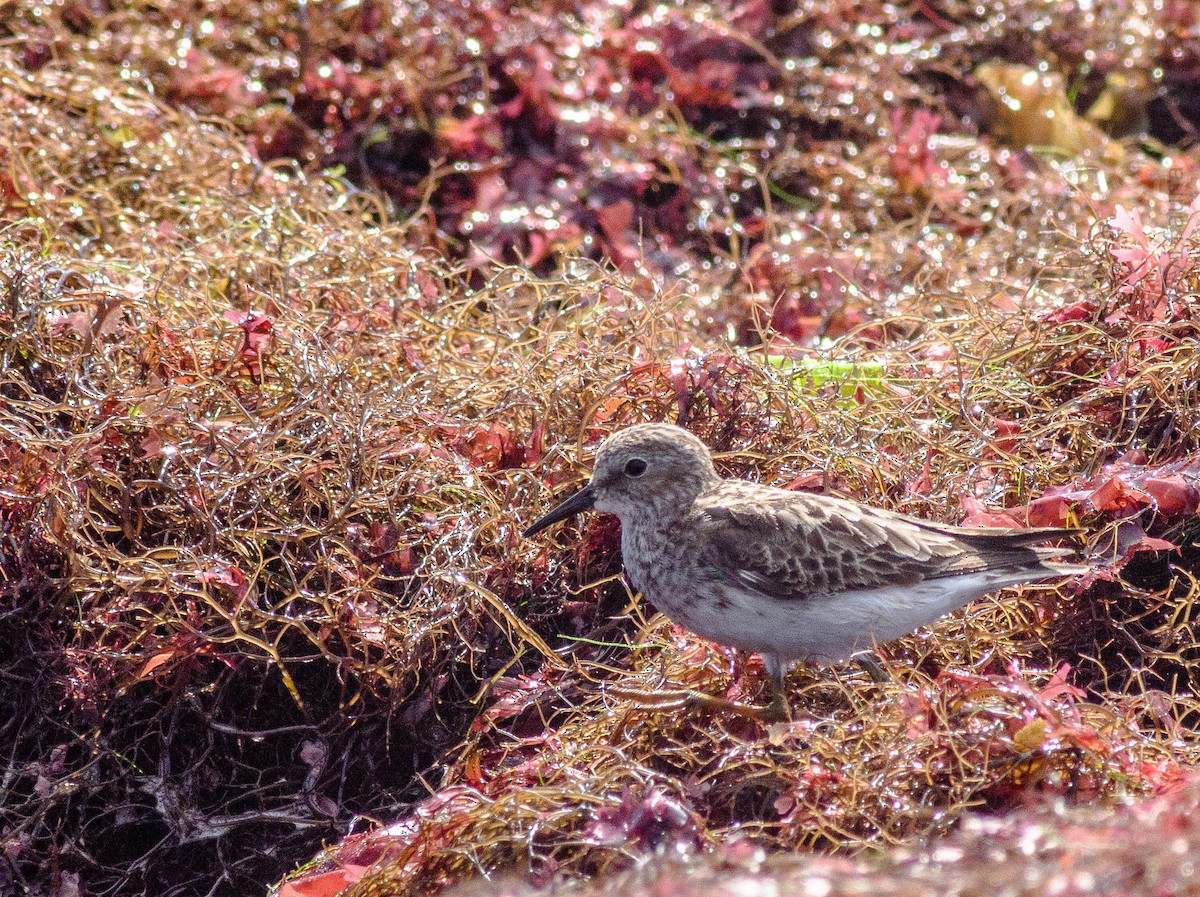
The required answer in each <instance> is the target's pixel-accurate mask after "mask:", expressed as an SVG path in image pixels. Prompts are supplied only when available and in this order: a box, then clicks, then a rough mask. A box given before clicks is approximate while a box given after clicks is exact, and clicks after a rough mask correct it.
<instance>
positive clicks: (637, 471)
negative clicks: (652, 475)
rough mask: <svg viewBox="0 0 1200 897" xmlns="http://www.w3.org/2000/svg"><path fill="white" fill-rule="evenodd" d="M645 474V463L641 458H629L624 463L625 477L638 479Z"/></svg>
mask: <svg viewBox="0 0 1200 897" xmlns="http://www.w3.org/2000/svg"><path fill="white" fill-rule="evenodd" d="M645 472H646V462H645V461H643V460H642V459H641V458H630V459H629V460H628V461H626V462H625V476H627V477H640V476H641V475H642V474H644V473H645Z"/></svg>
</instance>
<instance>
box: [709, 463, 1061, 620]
mask: <svg viewBox="0 0 1200 897" xmlns="http://www.w3.org/2000/svg"><path fill="white" fill-rule="evenodd" d="M746 486H749V487H750V488H746ZM693 511H694V516H695V524H694V525H695V529H696V531H697V533H698V541H699V543H700V545H701V546H702V548H701V550H702V551H704V552H706V553H707V554H708V555H709V556H710V557H712V558H713V561H714V564H713V568H714V570H719V571H721V575H728V576H731V577H733V578H734V579H735V580H736V582H737V584H739V585H741V586H742V587H743V588H747V587H748V588H751V589H754V590H756V591H759V592H762V593H764V594H766V595H771V596H773V597H776V598H781V599H789V598H808V597H815V596H820V595H829V594H832V593H835V592H841V591H848V590H853V589H872V588H881V587H886V586H889V585H897V586H909V585H915V584H916V583H919V582H921V581H922V580H925V579H932V578H935V577H942V576H952V575H956V574H965V573H974V572H980V571H984V570H991V569H997V568H1008V569H1014V570H1015V569H1020V568H1023V567H1027V568H1029V569H1030V570H1037V569H1038V568H1040V567H1041V564H1042V561H1043V560H1044V559H1045V558H1046V557H1047V556H1048V555H1047V552H1048V553H1049V554H1054V552H1053V550H1049V549H1034V548H1027V547H1025V546H1026V545H1028V544H1029V543H1030V542H1038V541H1046V540H1047V539H1050V538H1056V537H1061V536H1063V535H1070V531H1065V530H1064V531H1050V530H1041V531H1030V530H1012V531H1009V530H980V529H975V530H972V529H963V528H957V527H950V526H943V525H939V524H935V523H931V522H929V521H924V520H918V519H917V518H912V517H907V516H905V515H903V514H896V513H893V512H891V511H885V510H882V509H879V508H870V507H866V506H864V505H859V504H856V503H854V502H850V501H845V500H842V499H838V498H833V497H831V496H826V495H812V494H808V493H800V492H787V491H784V490H775V489H765V488H763V487H762V486H756V485H752V484H740V483H737V482H736V481H727V482H726V483H724V484H722V486H721V487H718V489H716V490H713V491H712V492H710V493H708V494H707V495H705V496H702V497H701V498H700V499H698V500H697V502H696V505H695V507H694V509H693Z"/></svg>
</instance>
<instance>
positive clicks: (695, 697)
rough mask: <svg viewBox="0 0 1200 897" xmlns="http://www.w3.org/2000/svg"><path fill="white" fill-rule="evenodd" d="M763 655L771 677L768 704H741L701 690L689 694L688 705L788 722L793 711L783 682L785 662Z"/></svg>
mask: <svg viewBox="0 0 1200 897" xmlns="http://www.w3.org/2000/svg"><path fill="white" fill-rule="evenodd" d="M761 656H762V662H763V666H764V667H765V668H766V670H767V675H768V676H769V677H770V686H769V687H770V692H771V700H770V701H769V702H767V704H766V706H762V707H760V706H757V705H754V704H740V703H738V702H737V701H731V700H729V699H728V698H718V697H716V696H715V695H706V694H700V693H699V692H692V693H691V695H689V698H688V706H689V707H697V708H702V709H704V710H709V711H722V710H723V711H726V712H728V713H736V714H737V715H738V716H742V717H745V718H747V719H754V720H758V721H759V722H761V723H785V722H788V721H789V720H790V719H791V718H792V711H791V708H790V707H789V706H788V701H787V691H786V689H785V688H784V683H783V678H784V672H785V670H784V665H783V662H782V661H780V659H779V658H778V657H776V656H774V655H773V654H763V655H761Z"/></svg>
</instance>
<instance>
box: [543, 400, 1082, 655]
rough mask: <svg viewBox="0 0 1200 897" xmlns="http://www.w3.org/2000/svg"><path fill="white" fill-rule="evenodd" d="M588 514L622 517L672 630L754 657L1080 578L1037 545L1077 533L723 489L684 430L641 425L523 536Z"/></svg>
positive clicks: (827, 649) (618, 438)
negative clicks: (1012, 590) (967, 524)
mask: <svg viewBox="0 0 1200 897" xmlns="http://www.w3.org/2000/svg"><path fill="white" fill-rule="evenodd" d="M592 508H594V509H595V510H598V511H607V512H610V513H613V514H616V515H617V516H618V517H619V518H620V519H621V549H622V556H623V559H624V562H625V569H626V572H627V573H628V575H629V578H630V580H631V582H632V583H633V585H634V586H635V587H637V588H638V589H640V590H641V591H642V592H643V594H644V595H645V596H646V598H648V599H649V600H650V601H652V602H653V603H654V604H655V606H657V607H658V608H659V609H660V610H662V611H663V612H665V613H666V614H667V615H668V616H670V617H671V618H672V619H673V620H675V621H676V622H679V623H681V624H683V625H684V626H687V627H688V628H689V629H692V630H693V631H695V632H697V633H699V634H700V635H703V636H705V637H706V638H710V639H712V640H713V641H717V642H720V643H722V644H727V645H734V646H736V647H739V648H744V649H747V650H752V651H759V652H761V653H762V654H763V659H764V662H765V663H766V664H767V667H768V669H770V670H771V671H772V673H773V674H774V675H775V676H776V677H779V676H781V674H782V671H783V669H784V667H785V666H786V664H788V663H789V662H792V661H795V660H799V659H823V660H842V659H845V658H847V657H849V656H851V655H853V654H854V653H856V652H859V651H862V650H865V649H869V648H870V647H871V645H872V644H873V643H875V642H879V643H882V642H886V641H890V640H891V639H893V638H896V637H898V636H900V635H904V634H906V633H908V632H911V631H912V630H914V629H916V628H917V627H919V626H922V625H925V624H927V623H931V622H933V621H934V620H937V619H938V618H939V617H941V616H943V615H945V614H947V613H949V612H950V611H952V610H954V609H956V608H958V607H961V606H962V605H964V604H966V603H968V602H970V601H972V600H974V599H975V598H978V597H980V596H982V595H985V594H987V593H988V592H991V591H994V590H996V589H999V588H1002V587H1004V586H1009V585H1015V584H1017V583H1023V582H1032V581H1036V580H1040V579H1047V578H1052V577H1059V576H1069V575H1073V574H1077V573H1082V572H1084V571H1086V570H1087V568H1086V567H1083V566H1079V565H1073V564H1064V563H1056V562H1055V561H1054V558H1056V557H1058V556H1060V555H1062V554H1064V551H1063V550H1061V549H1056V548H1043V547H1036V546H1037V543H1041V542H1046V541H1048V540H1052V539H1059V538H1062V537H1064V536H1070V535H1072V534H1074V533H1075V532H1076V531H1074V530H1057V529H1030V530H1003V529H969V528H963V527H956V526H948V525H944V524H939V523H931V522H929V521H925V520H920V519H918V518H915V517H908V516H905V515H903V514H896V513H894V512H891V511H885V510H881V509H878V508H871V507H867V506H865V505H860V504H858V503H856V502H852V501H846V500H843V499H839V498H832V497H830V496H825V495H811V494H807V493H800V492H790V491H787V490H784V489H777V488H773V487H770V486H762V485H759V484H757V483H751V482H747V481H744V480H725V479H722V478H721V477H720V476H719V475H718V474H717V472H716V470H715V468H714V467H713V464H712V459H711V457H710V456H709V452H708V449H707V448H706V447H705V446H704V444H703V443H702V442H700V440H698V439H696V437H694V436H692V435H691V434H690V433H688V432H687V431H686V430H684V429H682V428H680V427H675V426H672V425H669V424H640V425H638V426H634V427H629V428H628V429H625V430H621V431H620V432H618V433H615V434H613V435H612V436H610V437H609V438H608V439H606V440H605V441H604V443H603V444H602V445H601V446H600V449H599V451H598V452H597V454H596V462H595V465H594V469H593V473H592V479H591V482H590V483H589V484H588V485H587V486H586V487H585V488H584V490H582V491H581V492H579V493H577V494H576V495H575V496H574V497H572V498H571V499H568V500H567V501H566V502H564V503H563V504H561V505H559V506H558V507H557V508H555V509H554V510H553V511H551V512H550V513H549V514H547V515H546V516H545V517H543V518H542V519H541V520H539V521H538V522H537V523H535V524H534V525H533V526H531V527H530V528H529V529H528V530H527V531H526V534H527V535H533V534H535V533H537V532H539V531H541V530H542V529H544V528H545V527H547V526H549V525H550V524H551V523H554V522H555V521H557V520H561V519H563V518H565V517H568V516H570V515H572V514H574V513H577V512H579V511H583V510H589V509H592Z"/></svg>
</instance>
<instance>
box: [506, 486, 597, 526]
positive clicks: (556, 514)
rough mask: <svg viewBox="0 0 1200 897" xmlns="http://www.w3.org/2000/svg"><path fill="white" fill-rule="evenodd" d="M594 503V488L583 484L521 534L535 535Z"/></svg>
mask: <svg viewBox="0 0 1200 897" xmlns="http://www.w3.org/2000/svg"><path fill="white" fill-rule="evenodd" d="M595 504H596V490H595V489H593V488H592V487H591V485H590V484H589V485H587V486H584V487H583V488H582V489H580V490H579V491H578V492H576V493H575V494H574V495H572V496H571V497H570V498H568V499H567V500H566V501H564V502H563V503H562V504H560V505H559V506H558V507H557V508H555V509H554V510H553V511H551V512H550V513H549V514H547V515H546V516H545V517H543V518H542V519H541V520H539V521H538V522H537V523H535V524H534V525H533V526H531V527H529V529H527V530H525V532H524V533H523V535H524V536H525V538H529V537H530V536H536V535H537V534H538V533H540V532H541V531H542V530H544V529H545V528H546V527H548V526H550V525H551V524H553V523H558V521H560V520H566V519H567V518H568V517H573V516H575V515H576V514H579V513H581V512H583V511H590V510H591V509H592V507H593V506H594V505H595Z"/></svg>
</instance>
